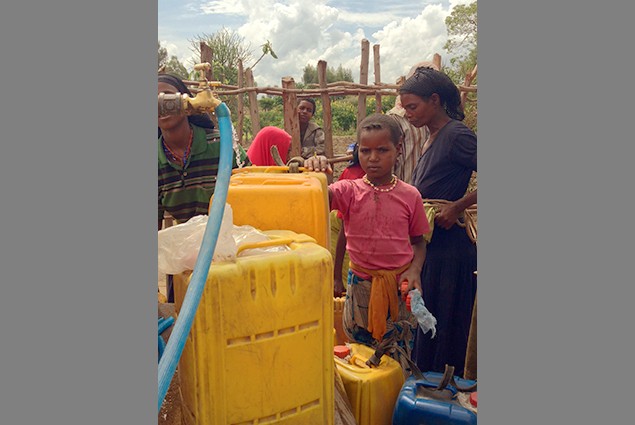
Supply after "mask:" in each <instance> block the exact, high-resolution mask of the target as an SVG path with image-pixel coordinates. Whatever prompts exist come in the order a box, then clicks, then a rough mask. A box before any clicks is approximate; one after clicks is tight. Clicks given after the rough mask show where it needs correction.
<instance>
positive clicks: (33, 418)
mask: <svg viewBox="0 0 635 425" xmlns="http://www.w3.org/2000/svg"><path fill="white" fill-rule="evenodd" d="M0 43H1V45H2V48H1V50H0V51H1V52H2V63H3V65H2V70H3V72H2V79H1V81H2V89H1V90H0V93H1V94H2V101H0V128H1V133H0V134H1V136H0V138H1V139H2V143H1V147H0V193H1V194H2V208H1V211H2V220H1V223H0V226H1V227H0V240H1V242H0V270H1V271H0V281H1V282H2V285H1V288H2V295H1V296H0V324H1V326H0V334H1V336H2V348H0V423H3V424H7V425H9V424H10V425H21V424H24V425H33V424H51V425H57V424H60V425H75V424H77V425H85V424H91V425H93V424H94V425H98V424H105V425H106V424H107V425H114V424H152V423H156V420H157V411H156V397H157V360H156V355H157V345H156V344H157V336H156V335H157V333H156V332H157V327H156V326H157V325H156V323H157V322H156V298H155V297H156V295H155V292H156V282H157V280H156V272H155V270H156V267H157V266H156V261H157V260H156V258H157V257H156V248H155V247H156V218H155V217H156V199H155V196H156V195H155V194H156V153H155V152H156V147H155V145H154V144H153V140H155V139H154V138H155V137H156V132H155V131H156V130H154V128H155V126H156V106H155V105H156V79H155V78H156V77H155V76H156V66H157V65H156V63H157V62H156V43H157V2H156V0H142V1H133V2H121V1H118V2H110V1H108V2H103V1H102V2H83V1H54V2H18V3H15V2H13V3H5V4H3V6H2V13H0Z"/></svg>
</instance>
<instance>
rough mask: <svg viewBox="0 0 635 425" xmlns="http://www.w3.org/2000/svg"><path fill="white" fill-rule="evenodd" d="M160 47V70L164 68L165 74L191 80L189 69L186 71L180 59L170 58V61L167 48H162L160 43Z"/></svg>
mask: <svg viewBox="0 0 635 425" xmlns="http://www.w3.org/2000/svg"><path fill="white" fill-rule="evenodd" d="M158 46H159V49H158V60H159V61H158V68H161V67H162V66H164V67H165V68H164V70H163V72H165V73H167V74H173V75H176V76H178V77H180V78H181V79H187V78H189V73H188V72H187V69H185V66H183V64H182V63H181V62H180V61H179V59H178V58H177V57H176V56H174V55H172V56H170V58H169V59H168V50H167V49H166V48H165V47H162V46H161V43H158Z"/></svg>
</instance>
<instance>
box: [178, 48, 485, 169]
mask: <svg viewBox="0 0 635 425" xmlns="http://www.w3.org/2000/svg"><path fill="white" fill-rule="evenodd" d="M200 49H201V62H209V63H212V58H213V52H212V49H211V48H210V47H209V46H208V45H207V44H205V43H204V42H201V44H200ZM369 56H370V46H369V42H368V40H366V39H364V40H362V42H361V62H360V69H359V83H351V82H347V81H338V82H334V83H327V82H326V70H327V63H326V61H323V60H320V61H318V64H317V71H318V84H310V85H308V86H307V87H306V88H302V89H298V88H296V84H295V81H294V79H293V77H289V76H286V77H282V80H281V87H256V85H255V83H254V76H253V72H252V70H251V69H250V68H247V69H243V64H242V63H239V64H238V85H237V86H234V85H226V84H221V85H220V86H219V87H218V89H217V94H218V95H219V96H236V100H237V110H236V111H232V112H233V113H235V114H237V125H236V133H237V135H238V139H239V140H240V142H241V143H242V144H243V146H248V145H249V143H250V141H246V140H244V137H243V136H244V133H245V132H244V129H243V127H244V117H245V114H246V113H249V117H250V121H251V132H252V134H254V135H255V134H256V133H258V131H260V114H259V110H258V100H257V95H258V94H266V95H270V96H281V97H282V99H283V111H284V129H285V131H287V133H289V134H290V135H291V137H292V140H291V151H290V156H291V157H293V156H297V155H300V151H301V144H300V123H299V120H298V115H297V113H296V103H297V100H298V99H301V98H303V97H320V99H321V100H322V129H323V130H324V136H325V155H326V156H327V157H329V158H332V157H333V131H332V115H331V98H332V97H334V96H358V107H357V122H360V121H361V120H362V119H364V118H365V117H366V98H367V96H374V97H375V110H376V111H377V112H380V111H381V102H382V96H397V95H398V89H399V86H400V85H401V84H402V83H403V81H404V80H405V77H403V76H402V77H400V78H399V79H398V80H397V81H396V83H395V84H387V83H382V82H381V67H380V55H379V45H378V44H375V45H373V71H374V82H373V84H372V85H371V84H368V69H369ZM433 62H434V63H435V64H436V65H437V66H438V68H439V69H441V56H440V55H439V54H435V55H434V58H433ZM476 73H477V68H476V67H474V70H473V71H472V72H471V73H469V74H468V75H467V76H466V78H465V82H464V84H462V85H458V88H459V90H460V91H461V102H462V104H463V105H465V102H467V101H472V100H474V99H470V98H468V94H469V93H476V91H477V88H476V85H472V82H473V81H474V78H475V77H476ZM205 78H207V80H209V81H213V80H214V75H213V71H212V70H211V69H210V70H208V71H206V72H205ZM184 83H185V84H186V85H188V86H191V90H192V92H196V91H197V89H196V87H197V86H198V81H189V80H185V81H184ZM243 94H247V99H248V105H245V104H244V101H243V96H241V95H243Z"/></svg>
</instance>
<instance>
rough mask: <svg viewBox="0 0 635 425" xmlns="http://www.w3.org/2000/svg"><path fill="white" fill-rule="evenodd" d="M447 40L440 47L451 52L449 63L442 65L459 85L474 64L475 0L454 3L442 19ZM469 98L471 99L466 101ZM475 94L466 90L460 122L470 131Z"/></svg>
mask: <svg viewBox="0 0 635 425" xmlns="http://www.w3.org/2000/svg"><path fill="white" fill-rule="evenodd" d="M445 25H446V28H447V34H448V41H447V42H446V43H445V45H444V46H443V47H444V49H445V50H446V51H447V52H448V53H450V54H453V55H454V57H453V58H452V59H450V66H449V67H447V68H446V67H444V69H443V72H445V73H446V74H448V76H449V77H450V78H451V79H452V81H454V83H455V84H457V85H461V84H464V82H465V76H466V75H467V74H468V73H470V72H472V70H473V69H474V67H475V66H476V64H477V58H478V48H477V39H478V37H477V35H478V34H477V30H478V19H477V2H473V3H470V4H467V5H458V6H455V7H454V9H452V13H451V14H450V16H448V17H447V18H446V19H445ZM477 80H478V77H477V78H475V79H474V80H472V84H477V82H478V81H477ZM470 99H471V100H472V101H470ZM475 99H476V95H475V94H473V93H471V94H469V93H468V101H467V102H466V104H465V111H464V112H465V120H464V123H465V125H467V126H468V127H470V128H471V129H472V130H473V131H474V132H476V131H477V104H476V102H475V101H474V100H475Z"/></svg>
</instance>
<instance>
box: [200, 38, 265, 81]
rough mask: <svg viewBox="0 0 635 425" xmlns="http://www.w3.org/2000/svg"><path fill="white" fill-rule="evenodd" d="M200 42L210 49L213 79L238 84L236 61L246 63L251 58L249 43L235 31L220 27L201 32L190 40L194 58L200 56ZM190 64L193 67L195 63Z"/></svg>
mask: <svg viewBox="0 0 635 425" xmlns="http://www.w3.org/2000/svg"><path fill="white" fill-rule="evenodd" d="M201 42H203V43H205V44H207V45H208V46H209V47H211V49H212V52H213V60H212V64H211V65H212V73H213V74H214V79H215V80H217V81H220V82H221V83H223V84H230V85H236V84H238V62H239V61H242V62H243V64H246V62H247V61H249V60H251V58H252V54H251V44H250V43H248V42H246V41H245V39H244V38H243V37H241V36H240V35H238V33H237V32H235V31H233V30H230V29H227V28H222V29H220V30H219V31H217V32H215V33H214V34H211V35H210V34H205V33H203V34H201V35H197V36H196V37H195V38H194V39H193V40H190V43H191V50H192V51H193V52H194V53H195V54H196V56H195V57H196V58H200V57H201V45H200V43H201ZM197 62H198V61H197ZM191 65H192V67H194V65H195V63H192V64H191Z"/></svg>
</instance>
